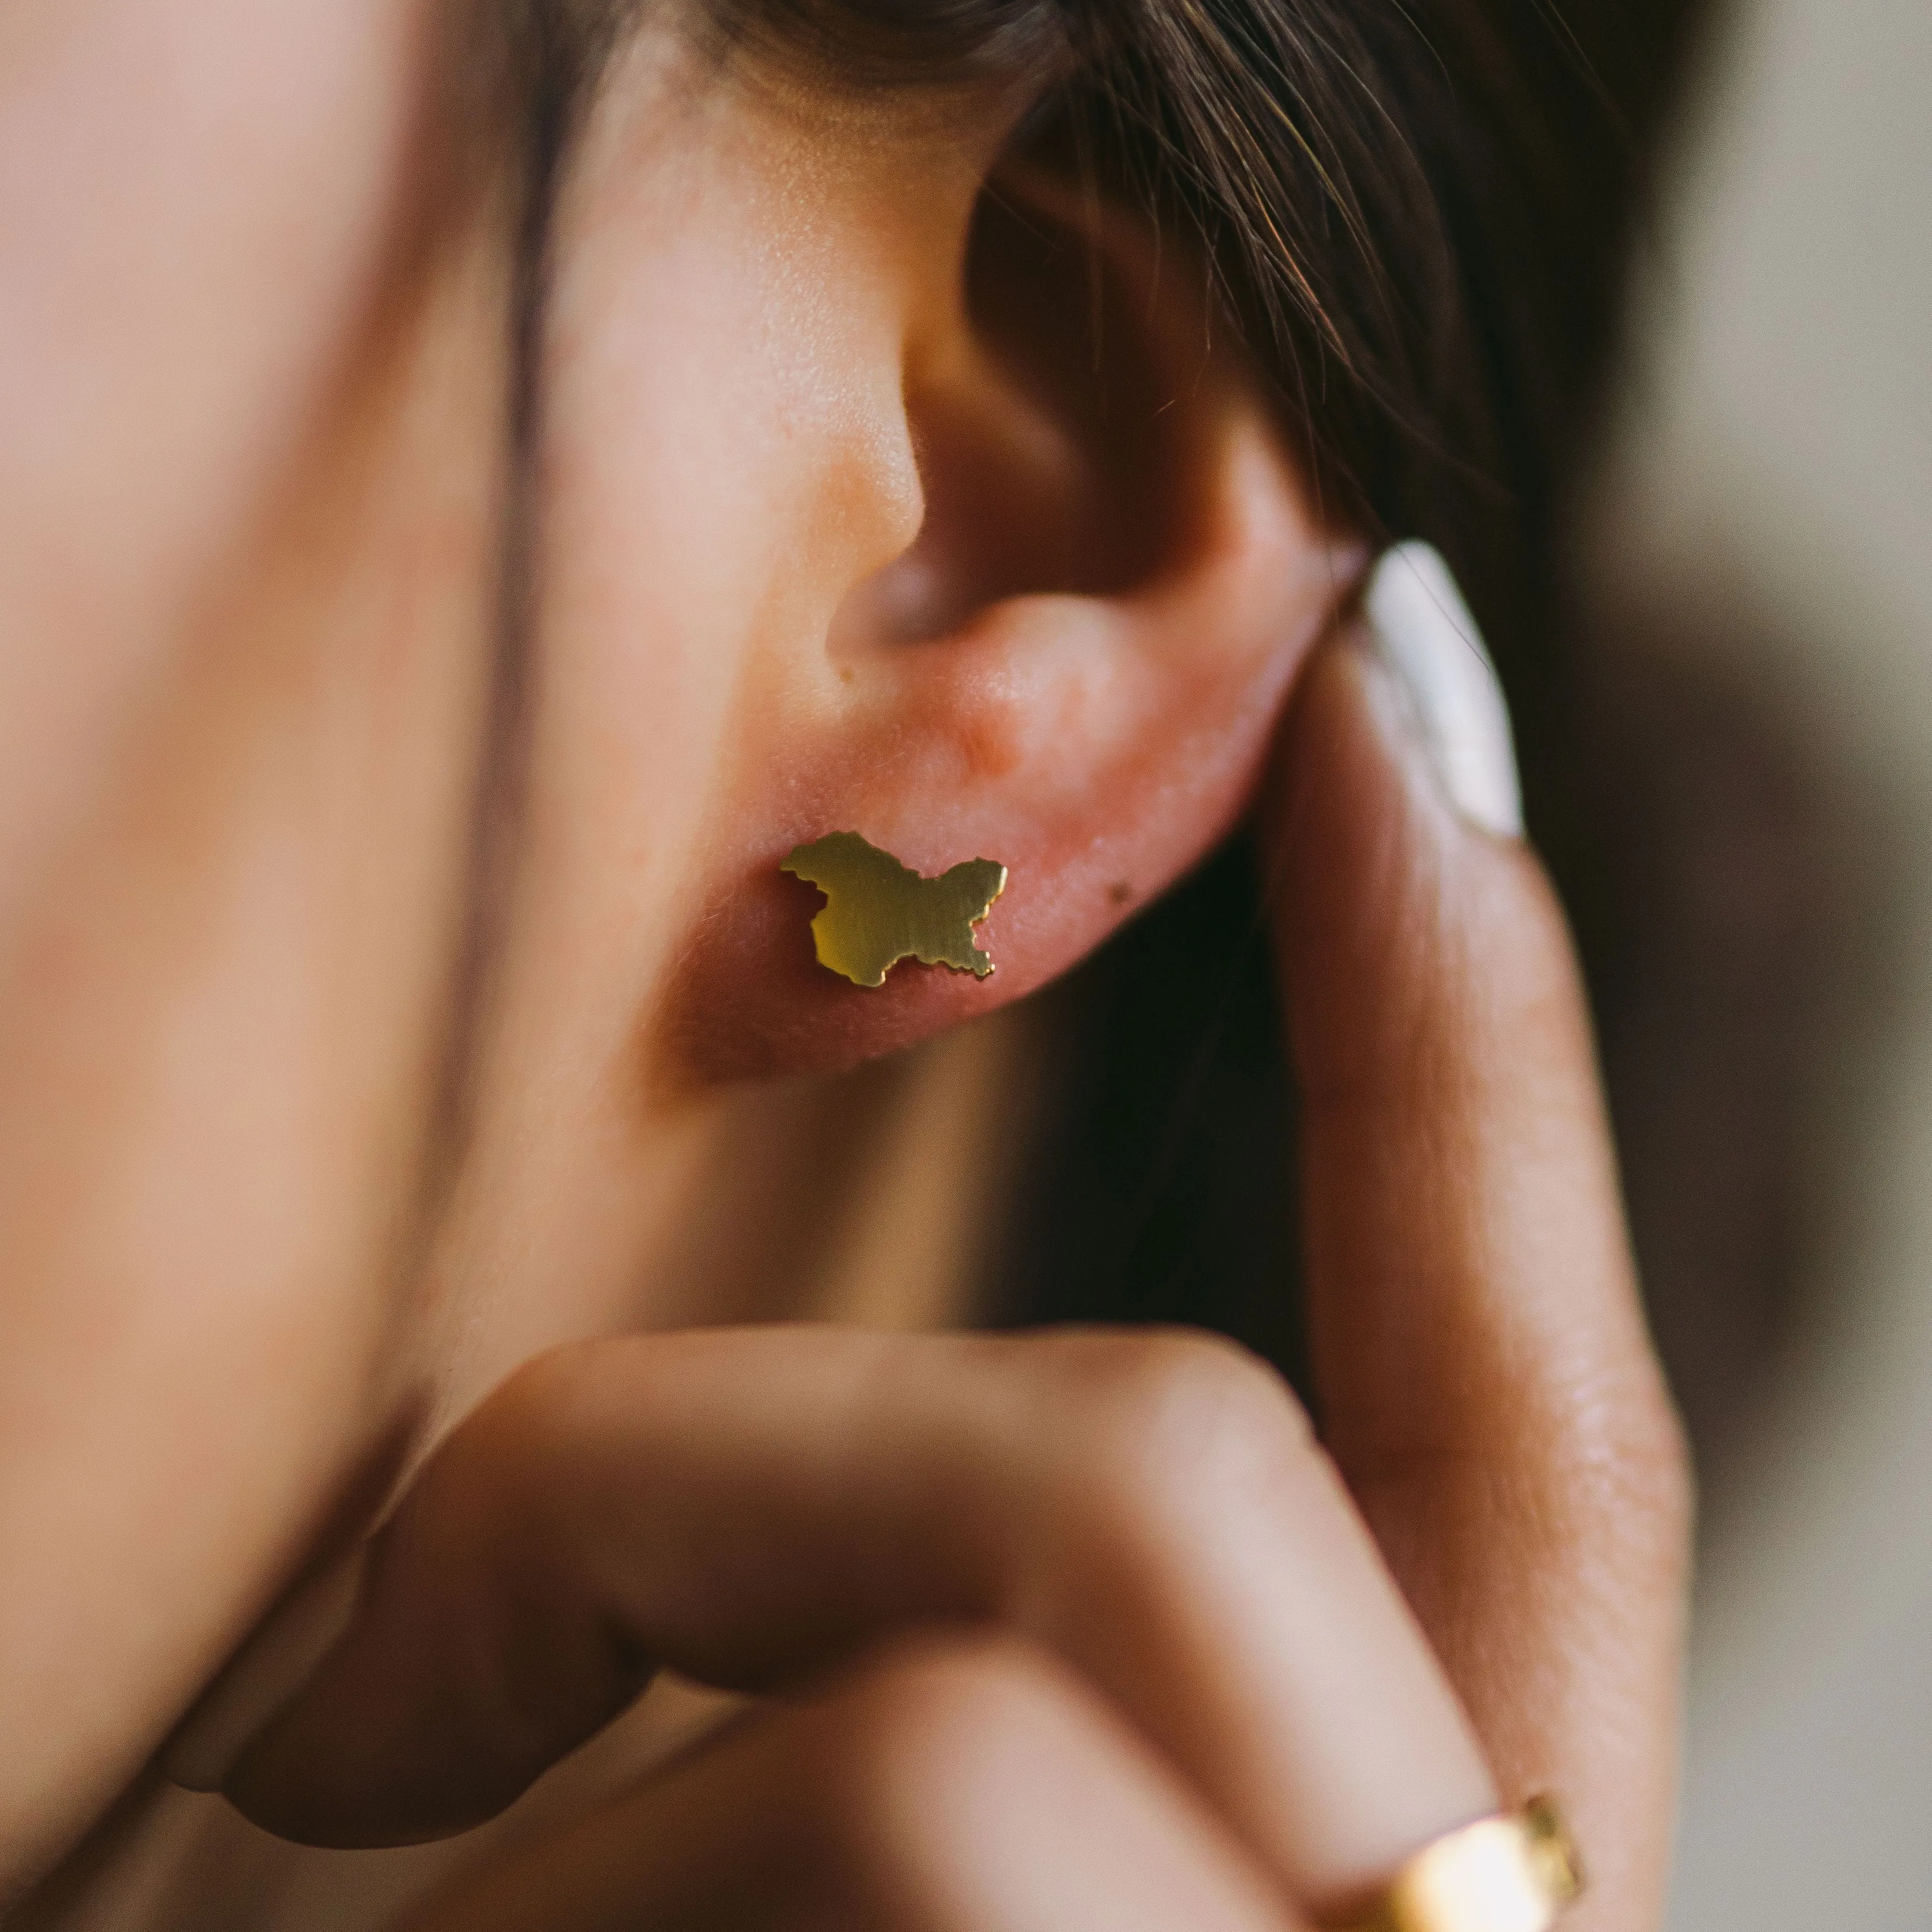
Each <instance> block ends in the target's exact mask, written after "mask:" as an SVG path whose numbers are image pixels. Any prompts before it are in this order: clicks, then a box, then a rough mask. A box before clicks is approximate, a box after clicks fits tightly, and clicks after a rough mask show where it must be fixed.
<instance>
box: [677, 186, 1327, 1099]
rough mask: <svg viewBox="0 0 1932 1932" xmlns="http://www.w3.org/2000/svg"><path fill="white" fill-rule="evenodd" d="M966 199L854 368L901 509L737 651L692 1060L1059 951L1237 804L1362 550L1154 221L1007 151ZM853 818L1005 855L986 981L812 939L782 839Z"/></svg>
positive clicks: (974, 1009)
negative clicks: (856, 966) (904, 459)
mask: <svg viewBox="0 0 1932 1932" xmlns="http://www.w3.org/2000/svg"><path fill="white" fill-rule="evenodd" d="M961 227H962V244H963V245H961V246H957V247H956V248H952V249H950V250H949V249H946V248H933V249H929V250H928V251H926V257H925V260H924V263H923V266H922V268H921V269H920V270H919V285H918V286H917V287H916V289H915V290H913V291H912V292H911V293H910V295H906V294H905V293H904V292H903V291H902V292H901V297H902V299H903V302H904V308H903V310H902V313H903V314H904V315H905V316H906V317H907V318H908V320H907V323H906V326H905V327H904V329H903V330H899V331H895V330H885V331H882V332H880V335H879V337H878V338H877V353H881V354H883V355H886V356H892V357H896V358H897V361H896V362H895V364H894V366H892V368H890V369H889V371H886V372H885V373H884V374H881V375H880V376H879V377H878V379H877V380H876V381H875V382H874V383H871V385H870V386H869V388H868V393H869V394H871V395H874V396H876V395H881V394H886V395H890V396H891V397H892V398H893V399H894V401H893V407H895V409H896V410H898V411H899V412H900V413H901V421H900V422H899V423H898V425H896V426H895V433H896V434H898V435H899V436H900V437H902V438H903V439H904V443H905V444H906V445H907V446H909V448H910V450H911V451H912V452H913V454H914V455H915V456H916V469H917V478H918V484H919V491H920V500H921V508H922V514H921V515H920V516H919V520H918V523H917V533H916V537H914V538H913V541H911V542H910V544H909V546H906V547H903V548H902V549H901V550H899V553H898V554H896V555H894V556H891V557H890V559H889V560H888V561H886V562H884V563H883V566H882V567H880V566H878V565H874V567H873V568H870V569H868V570H867V571H865V572H863V573H862V574H859V575H858V576H857V577H856V579H855V580H851V581H850V582H848V583H846V584H844V585H843V586H840V588H839V592H838V597H837V598H836V601H835V603H834V604H832V607H830V608H829V610H827V611H826V613H825V615H824V616H823V619H822V621H821V622H818V623H816V624H813V625H796V624H793V625H789V626H787V628H786V631H785V634H784V636H783V637H781V638H779V639H777V640H775V642H774V643H772V646H771V647H770V648H769V649H767V650H766V652H764V654H763V655H762V656H761V657H760V658H758V659H757V660H756V661H754V662H752V663H751V664H748V666H747V667H746V669H745V673H744V674H743V676H742V679H741V684H740V691H741V700H742V701H741V703H740V704H739V708H738V714H737V722H736V729H735V730H734V732H733V736H734V737H735V739H736V743H737V746H738V748H739V762H738V763H736V766H734V768H733V774H732V775H731V777H730V779H729V781H727V784H726V786H725V787H724V793H723V795H722V796H721V799H720V801H719V805H718V808H717V810H716V811H715V815H714V818H713V821H712V826H711V827H710V830H709V837H708V838H707V839H706V841H705V846H706V853H707V859H706V874H707V894H706V906H705V908H704V911H705V916H704V917H703V920H702V922H700V925H699V926H698V927H697V930H696V931H695V932H694V934H693V935H691V938H690V940H689V941H688V943H687V944H685V946H684V947H683V948H682V957H681V964H680V966H679V970H678V974H677V983H676V986H674V987H673V989H672V997H671V998H670V1001H669V1003H668V1005H667V1009H666V1011H667V1016H668V1021H669V1031H668V1033H667V1034H665V1035H664V1038H666V1039H667V1040H669V1041H670V1043H671V1044H672V1046H673V1048H674V1049H675V1052H676V1056H677V1058H678V1059H679V1062H680V1063H681V1064H682V1065H683V1067H685V1069H686V1070H687V1071H688V1072H689V1073H694V1074H695V1075H697V1076H699V1077H700V1078H703V1079H717V1078H721V1077H725V1076H734V1075H739V1074H745V1073H769V1072H776V1071H784V1070H793V1069H797V1068H801V1067H808V1066H820V1067H823V1066H827V1065H835V1064H844V1063H846V1062H849V1061H853V1060H855V1059H857V1058H862V1057H864V1056H866V1055H871V1054H875V1053H878V1052H883V1051H886V1050H887V1049H891V1048H893V1047H896V1046H901V1045H903V1044H905V1043H908V1042H910V1041H912V1040H916V1039H917V1038H919V1037H922V1036H924V1035H926V1034H930V1033H932V1032H934V1031H936V1030H938V1029H939V1028H943V1027H944V1026H946V1025H949V1024H950V1023H952V1022H955V1021H957V1020H959V1019H963V1018H965V1017H968V1016H971V1015H974V1014H977V1013H985V1012H986V1011H988V1010H990V1009H991V1008H992V1007H994V1006H995V1005H998V1004H1001V1002H1003V1001H1007V1000H1011V999H1013V998H1018V997H1019V996H1020V995H1022V994H1025V993H1026V992H1028V991H1030V990H1031V989H1033V988H1034V987H1037V986H1039V985H1040V984H1041V983H1042V982H1043V981H1045V980H1049V979H1050V978H1052V977H1054V976H1055V975H1056V974H1059V973H1061V972H1062V971H1064V970H1066V968H1068V967H1069V966H1070V965H1072V964H1073V963H1074V962H1076V961H1077V960H1078V959H1079V958H1080V957H1081V956H1082V955H1083V954H1085V953H1087V952H1088V951H1089V950H1091V948H1093V947H1094V946H1096V945H1097V944H1099V943H1100V941H1102V940H1103V939H1104V938H1106V936H1107V935H1108V934H1109V932H1112V930H1113V929H1115V927H1116V926H1118V924H1119V923H1120V922H1121V921H1122V920H1123V919H1126V918H1127V917H1129V916H1131V915H1132V914H1133V912H1134V911H1135V910H1136V908H1137V907H1140V906H1142V905H1143V904H1145V903H1146V902H1147V901H1148V900H1150V899H1151V898H1154V896H1155V895H1157V894H1159V893H1160V892H1162V891H1163V890H1164V889H1166V887H1167V886H1169V884H1170V883H1172V882H1173V881H1174V880H1175V878H1176V877H1178V876H1179V875H1180V874H1182V873H1184V872H1185V871H1187V870H1188V869H1189V868H1190V867H1192V866H1193V865H1195V864H1196V862H1198V861H1199V859H1202V857H1203V856H1205V854H1206V853H1208V851H1209V850H1211V848H1212V847H1214V845H1215V844H1217V842H1218V841H1220V840H1221V839H1222V838H1223V836H1224V835H1226V833H1227V832H1229V829H1231V827H1232V826H1233V825H1234V824H1235V822H1236V821H1237V820H1238V818H1239V817H1240V816H1241V814H1242V813H1243V811H1244V809H1245V808H1246V805H1247V802H1248V800H1249V798H1250V793H1251V791H1252V789H1253V786H1254V784H1255V782H1256V778H1257V775H1258V772H1259V767H1260V765H1261V763H1262V760H1263V758H1264V757H1265V753H1266V750H1267V748H1268V742H1269V740H1270V738H1271V731H1272V727H1273V724H1274V719H1275V718H1276V716H1277V713H1278V712H1279V709H1280V705H1281V703H1282V701H1283V697H1284V694H1285V693H1286V690H1287V688H1288V686H1289V684H1290V682H1291V681H1292V679H1293V677H1294V675H1295V671H1296V669H1297V667H1298V665H1299V664H1301V661H1303V659H1304V656H1305V655H1306V654H1307V652H1308V650H1309V649H1310V646H1311V645H1312V644H1313V643H1314V642H1315V640H1316V639H1317V637H1319V635H1320V634H1321V633H1322V631H1323V630H1324V629H1325V627H1326V626H1327V625H1328V624H1329V623H1330V622H1331V621H1332V619H1333V616H1334V613H1335V611H1336V609H1337V605H1338V604H1339V603H1340V601H1341V600H1342V599H1343V598H1344V597H1345V596H1346V594H1347V592H1349V589H1350V588H1351V587H1352V584H1353V582H1354V580H1355V576H1356V575H1357V574H1358V571H1359V568H1360V562H1361V559H1360V555H1359V552H1358V549H1357V547H1355V545H1354V544H1352V543H1351V542H1349V541H1346V540H1342V539H1338V538H1337V537H1335V536H1334V535H1333V534H1332V533H1331V532H1327V531H1325V530H1324V529H1322V527H1321V526H1320V525H1319V523H1318V522H1317V520H1316V518H1315V517H1313V514H1311V512H1310V506H1309V504H1308V502H1307V497H1306V495H1305V493H1304V489H1303V487H1302V484H1301V478H1300V475H1299V474H1298V466H1297V464H1296V463H1295V460H1293V458H1292V455H1291V454H1290V451H1289V446H1288V445H1287V443H1286V440H1285V439H1284V437H1283V434H1281V433H1280V431H1279V429H1278V428H1277V425H1276V423H1275V422H1274V419H1273V418H1272V416H1271V411H1270V410H1269V409H1268V407H1267V405H1266V404H1265V402H1264V401H1263V399H1262V393H1261V390H1260V388H1259V385H1258V383H1256V381H1255V380H1253V378H1252V377H1251V374H1250V370H1249V368H1248V367H1247V365H1246V363H1245V362H1244V359H1243V358H1242V356H1241V355H1240V354H1239V353H1238V351H1237V350H1236V349H1235V346H1234V344H1232V341H1230V340H1229V335H1228V332H1227V331H1226V329H1225V328H1224V327H1223V326H1222V325H1221V324H1220V322H1219V320H1218V319H1217V317H1216V315H1215V314H1214V312H1213V309H1212V305H1211V298H1210V295H1209V292H1208V276H1207V275H1206V273H1205V270H1204V269H1203V267H1202V265H1201V264H1200V263H1199V261H1198V260H1195V259H1193V258H1192V257H1190V255H1189V254H1187V251H1185V250H1184V249H1181V248H1175V246H1174V245H1173V242H1172V238H1169V241H1168V243H1167V245H1166V247H1165V248H1163V247H1162V246H1160V245H1158V244H1157V239H1156V238H1155V237H1154V236H1153V235H1152V234H1151V233H1149V232H1148V229H1147V228H1146V226H1145V225H1144V224H1142V223H1141V222H1139V220H1136V218H1134V217H1132V216H1130V215H1129V214H1126V213H1124V212H1122V211H1118V210H1115V209H1109V208H1103V207H1097V206H1096V205H1093V203H1092V201H1091V198H1090V197H1087V196H1083V195H1082V194H1081V193H1079V192H1077V191H1076V190H1070V189H1067V188H1066V187H1062V186H1059V185H1057V184H1055V183H1054V182H1053V181H1051V180H1049V179H1045V178H1034V177H1031V176H1024V175H1020V174H1019V173H1016V172H1011V171H1008V172H1004V173H1002V174H1001V175H999V176H998V178H996V179H995V182H994V183H993V184H992V187H990V188H989V189H988V190H986V191H985V192H983V193H980V194H979V196H978V197H977V207H976V208H974V211H973V212H972V214H971V221H970V225H969V224H968V223H965V222H962V223H961ZM827 487H829V483H828V484H827ZM841 487H845V488H847V490H849V488H850V480H849V477H848V478H847V480H846V481H845V483H844V484H843V485H842V486H841ZM819 527H821V528H822V527H823V520H820V524H819ZM899 541H900V542H901V544H902V543H903V541H904V540H903V538H901V539H900V540H899ZM806 567H807V566H806V565H805V562H803V561H802V560H801V561H800V562H799V565H798V568H800V569H801V570H802V569H804V568H806ZM853 831H856V832H860V833H862V835H864V836H865V838H867V839H868V840H869V841H871V843H872V844H874V845H876V846H878V847H881V848H883V849H884V850H887V851H889V852H891V853H893V854H895V855H896V856H897V857H898V859H901V861H902V862H904V864H905V865H908V866H910V867H912V868H915V869H916V870H917V871H919V872H921V873H923V874H926V875H928V876H930V877H936V876H937V875H938V874H942V873H944V872H945V871H947V870H948V869H949V868H951V867H953V866H955V865H958V864H959V863H960V862H962V861H964V860H968V859H989V860H992V861H995V862H998V863H999V864H1001V865H1005V866H1006V867H1007V870H1008V874H1009V882H1008V883H1007V888H1006V890H1005V892H1004V895H1002V896H1001V898H999V900H998V903H997V904H995V907H994V908H993V910H992V913H991V915H990V916H989V917H988V918H987V919H986V921H985V922H984V923H983V925H982V926H980V928H979V938H980V944H981V945H982V946H983V947H984V948H985V949H986V951H987V952H989V953H990V954H991V956H992V959H993V960H994V962H995V965H996V968H997V971H996V972H995V974H994V975H993V976H992V977H990V978H989V979H986V980H981V979H979V978H977V977H974V976H973V975H971V974H965V973H958V972H955V971H951V970H949V969H948V968H946V967H945V966H944V965H940V966H929V965H919V964H918V963H917V962H914V961H912V960H907V961H905V962H903V963H901V964H900V965H898V966H896V967H895V968H894V969H893V970H892V971H891V972H890V974H889V975H888V977H887V978H886V983H885V984H884V985H883V986H881V987H879V988H877V989H872V988H870V987H865V988H862V987H860V986H855V985H853V984H851V983H849V982H847V980H844V979H841V978H840V977H838V976H837V975H836V974H834V973H832V972H831V971H828V970H826V968H824V967H823V966H822V965H820V964H819V963H818V962H817V958H816V957H815V955H814V945H813V938H812V933H811V921H812V919H813V917H814V915H815V914H816V913H817V912H818V911H819V910H820V907H822V906H823V904H824V903H825V899H824V896H823V895H822V894H821V893H820V892H819V891H818V890H817V889H814V887H813V886H811V885H810V884H808V883H805V882H804V881H802V880H799V879H797V878H796V877H789V876H785V875H783V874H781V871H780V866H781V862H783V861H784V859H785V858H786V856H787V854H788V853H791V852H792V851H793V849H794V848H795V847H799V846H800V845H802V844H807V843H808V842H810V841H814V840H817V839H819V838H823V836H825V835H827V834H829V833H833V832H853Z"/></svg>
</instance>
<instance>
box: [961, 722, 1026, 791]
mask: <svg viewBox="0 0 1932 1932" xmlns="http://www.w3.org/2000/svg"><path fill="white" fill-rule="evenodd" d="M959 748H960V751H961V752H962V754H963V755H964V757H965V760H966V769H968V771H969V772H971V773H972V775H974V777H975V778H1004V777H1005V776H1006V775H1007V773H1008V772H1011V771H1012V770H1013V768H1014V767H1015V766H1016V765H1018V764H1019V761H1020V754H1021V744H1020V733H1019V730H1018V729H1017V727H1016V721H1015V720H1014V718H1013V716H1012V715H1011V713H1010V712H1008V711H1007V710H1005V709H1002V708H989V709H986V710H983V711H980V712H976V713H975V714H974V715H973V716H971V717H970V718H967V719H966V720H965V721H964V723H963V724H962V727H961V729H960V733H959Z"/></svg>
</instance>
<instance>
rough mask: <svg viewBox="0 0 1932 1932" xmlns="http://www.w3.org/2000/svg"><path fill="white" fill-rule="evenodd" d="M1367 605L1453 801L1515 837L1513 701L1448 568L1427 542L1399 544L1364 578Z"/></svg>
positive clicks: (1517, 798)
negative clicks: (1509, 700) (1506, 694)
mask: <svg viewBox="0 0 1932 1932" xmlns="http://www.w3.org/2000/svg"><path fill="white" fill-rule="evenodd" d="M1364 610H1365V611H1366V613H1367V617H1368V622H1369V628H1370V631H1371V632H1372V633H1373V635H1374V637H1375V641H1376V649H1377V650H1378V651H1379V653H1380V655H1381V656H1382V659H1383V661H1384V662H1385V663H1386V664H1388V666H1389V667H1390V668H1391V670H1393V671H1394V673H1396V675H1397V677H1399V678H1400V679H1401V681H1402V683H1403V687H1404V688H1406V691H1408V693H1409V697H1410V698H1411V700H1412V702H1413V703H1414V705H1415V713H1416V722H1417V724H1418V726H1419V727H1420V729H1421V736H1422V739H1423V742H1424V745H1426V746H1427V750H1428V752H1429V757H1430V763H1431V764H1432V765H1433V766H1434V767H1435V769H1436V776H1437V778H1439V780H1440V781H1441V783H1442V789H1443V790H1444V791H1445V793H1447V794H1448V799H1449V802H1451V804H1452V805H1454V807H1455V808H1456V809H1457V811H1459V812H1460V813H1461V814H1462V815H1463V817H1465V818H1466V819H1467V820H1469V822H1470V823H1471V824H1472V825H1475V826H1478V827H1479V828H1480V829H1481V830H1483V831H1484V832H1493V833H1494V834H1495V835H1496V836H1497V837H1498V838H1521V837H1522V836H1523V791H1522V787H1521V786H1520V784H1519V782H1518V781H1517V769H1516V747H1515V744H1514V739H1512V737H1511V732H1510V716H1509V706H1508V703H1505V700H1504V697H1503V688H1502V685H1501V684H1500V683H1499V682H1498V681H1497V679H1496V667H1495V665H1493V664H1491V663H1490V654H1489V652H1487V650H1485V649H1484V647H1483V634H1482V633H1481V631H1479V630H1478V629H1477V628H1476V620H1475V618H1473V617H1472V616H1470V614H1469V606H1468V605H1467V604H1465V603H1464V602H1463V593H1462V592H1461V591H1460V590H1459V589H1457V587H1456V580H1455V578H1454V577H1452V576H1451V574H1449V566H1448V565H1447V564H1446V563H1445V562H1443V561H1442V557H1441V556H1440V555H1439V554H1438V553H1437V552H1436V550H1433V548H1431V547H1430V545H1429V544H1426V543H1404V544H1397V545H1396V547H1394V549H1393V550H1389V551H1388V552H1386V553H1385V554H1384V555H1383V556H1382V559H1381V561H1380V562H1378V563H1377V564H1376V567H1375V570H1374V571H1373V574H1371V576H1370V579H1369V588H1368V595H1367V598H1366V599H1365V600H1364Z"/></svg>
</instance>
